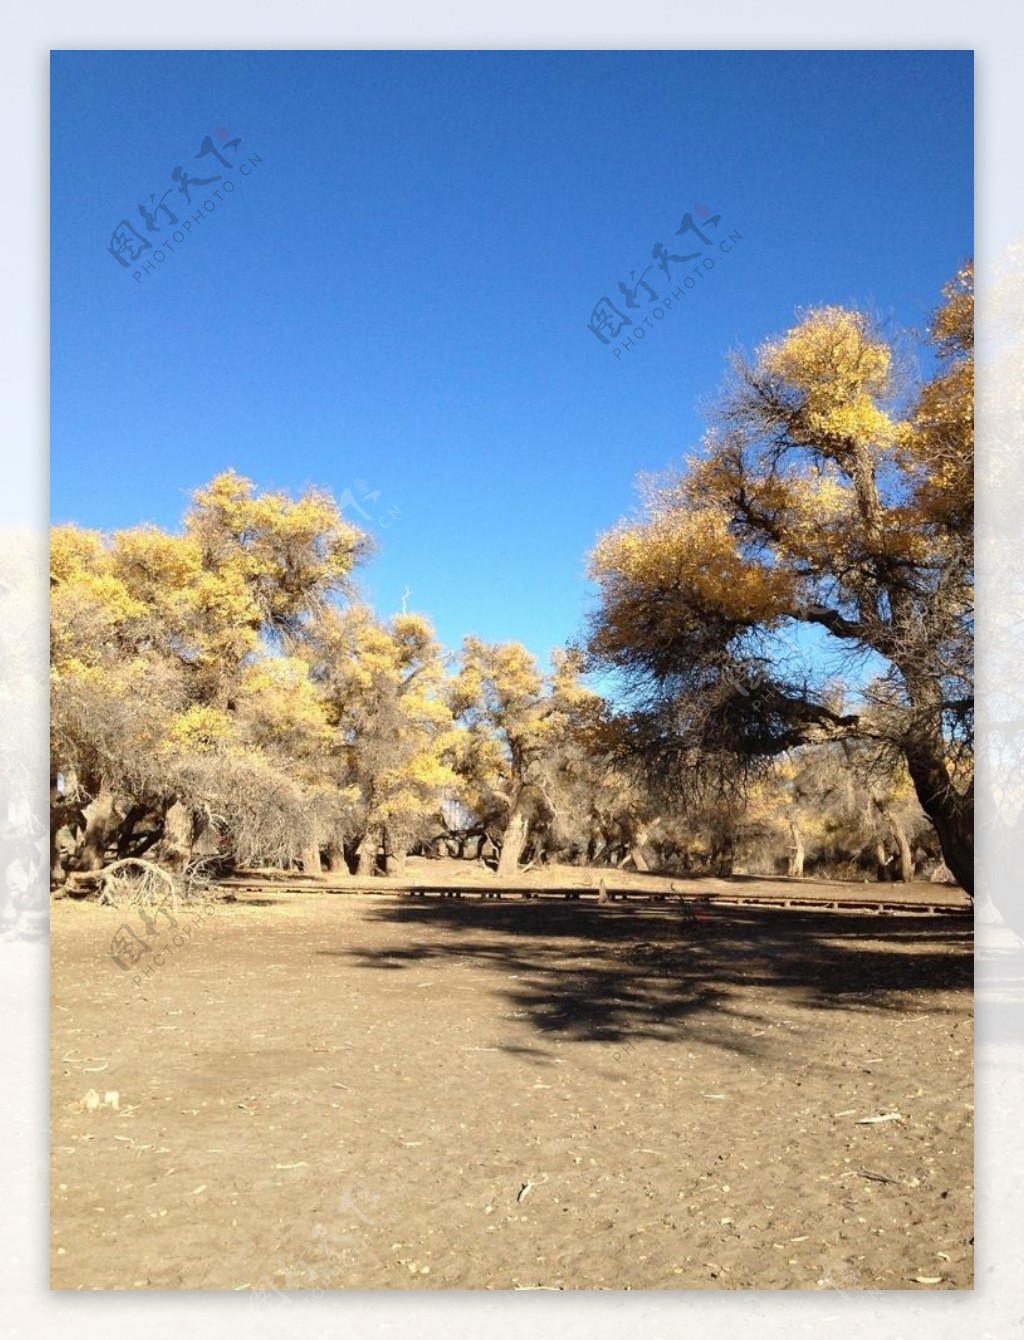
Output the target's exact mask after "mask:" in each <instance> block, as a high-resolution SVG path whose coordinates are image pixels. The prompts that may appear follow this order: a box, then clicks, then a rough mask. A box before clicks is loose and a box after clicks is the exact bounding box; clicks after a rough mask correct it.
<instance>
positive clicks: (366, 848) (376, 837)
mask: <svg viewBox="0 0 1024 1340" xmlns="http://www.w3.org/2000/svg"><path fill="white" fill-rule="evenodd" d="M382 836H383V834H382V832H381V829H380V827H379V825H375V826H374V827H373V828H368V829H367V830H366V832H365V833H364V834H363V840H362V842H360V844H359V868H358V870H357V871H356V873H357V874H358V875H359V876H360V877H361V878H362V879H369V877H370V876H371V875H373V874H374V873H375V872H376V869H377V857H378V856H379V855H380V843H381V837H382Z"/></svg>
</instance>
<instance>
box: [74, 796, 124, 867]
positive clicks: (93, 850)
mask: <svg viewBox="0 0 1024 1340" xmlns="http://www.w3.org/2000/svg"><path fill="white" fill-rule="evenodd" d="M83 813H84V815H85V836H84V838H83V839H82V848H81V851H80V853H79V859H78V867H79V869H80V870H102V869H103V865H104V861H105V859H106V850H107V841H108V839H109V836H110V833H111V831H112V830H113V829H114V828H115V827H116V826H117V815H116V813H115V810H114V797H113V794H112V792H111V791H110V788H109V787H107V786H106V785H101V786H100V788H99V790H98V791H97V793H96V795H95V797H94V798H93V799H92V800H91V801H90V802H89V804H88V805H87V806H86V808H85V810H84V811H83Z"/></svg>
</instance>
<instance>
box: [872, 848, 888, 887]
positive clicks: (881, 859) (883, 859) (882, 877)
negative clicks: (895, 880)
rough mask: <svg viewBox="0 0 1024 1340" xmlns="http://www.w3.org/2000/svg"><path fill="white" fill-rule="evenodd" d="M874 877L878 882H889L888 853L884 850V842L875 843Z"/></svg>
mask: <svg viewBox="0 0 1024 1340" xmlns="http://www.w3.org/2000/svg"><path fill="white" fill-rule="evenodd" d="M875 877H876V878H877V880H878V882H879V884H887V883H888V882H889V878H890V876H889V853H888V852H887V851H886V850H885V843H884V842H877V843H876V844H875Z"/></svg>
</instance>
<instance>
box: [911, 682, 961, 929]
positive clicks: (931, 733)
mask: <svg viewBox="0 0 1024 1340" xmlns="http://www.w3.org/2000/svg"><path fill="white" fill-rule="evenodd" d="M904 677H905V678H906V679H907V686H908V688H909V689H910V690H911V697H912V698H913V699H914V701H915V702H918V703H920V704H921V705H922V706H927V707H929V708H933V710H934V711H935V713H936V715H937V714H938V708H937V706H935V704H934V703H933V700H934V699H935V697H936V695H937V689H936V687H935V685H934V684H925V685H923V686H922V685H921V684H919V683H912V682H911V680H910V677H909V676H908V675H906V674H905V676H904ZM903 755H904V757H905V758H906V760H907V771H908V772H909V773H910V779H911V781H912V782H913V783H914V790H915V791H916V792H917V799H918V801H919V802H920V805H921V808H922V809H923V810H924V812H925V814H927V816H928V818H929V819H930V820H931V821H932V825H933V827H934V829H935V832H936V833H937V834H938V838H939V846H940V847H941V849H942V859H943V860H944V861H945V862H946V865H947V866H948V867H949V870H950V873H951V874H952V876H953V878H954V879H955V880H956V882H957V883H958V884H959V885H960V887H961V888H962V889H963V891H964V892H965V893H966V894H967V896H968V897H969V898H970V899H971V901H972V902H973V900H974V782H973V780H972V781H971V783H970V785H969V786H968V788H967V790H966V792H964V793H963V794H962V795H961V794H960V792H958V791H957V790H956V788H955V787H954V786H953V784H952V782H951V781H950V777H949V773H948V771H947V770H946V757H945V747H944V744H943V740H942V735H941V732H940V731H939V730H938V729H935V730H931V729H928V728H925V729H921V730H920V731H919V732H918V733H915V734H914V736H913V737H912V738H910V739H905V740H904V741H903Z"/></svg>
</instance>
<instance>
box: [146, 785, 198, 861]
mask: <svg viewBox="0 0 1024 1340" xmlns="http://www.w3.org/2000/svg"><path fill="white" fill-rule="evenodd" d="M194 842H195V825H194V823H193V821H192V815H191V812H190V811H189V810H187V809H186V808H185V806H184V805H182V803H181V802H180V801H178V800H176V801H175V802H174V803H173V804H172V805H170V806H168V809H167V812H166V814H165V815H164V821H163V833H162V835H161V837H160V840H159V841H158V842H157V843H156V844H155V845H154V847H153V851H152V859H153V860H155V861H156V862H157V864H159V865H162V866H165V867H166V868H167V869H168V870H170V871H172V872H173V873H174V874H181V872H182V871H183V870H184V869H185V867H186V866H187V865H188V863H189V861H190V860H191V859H192V847H193V843H194Z"/></svg>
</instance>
